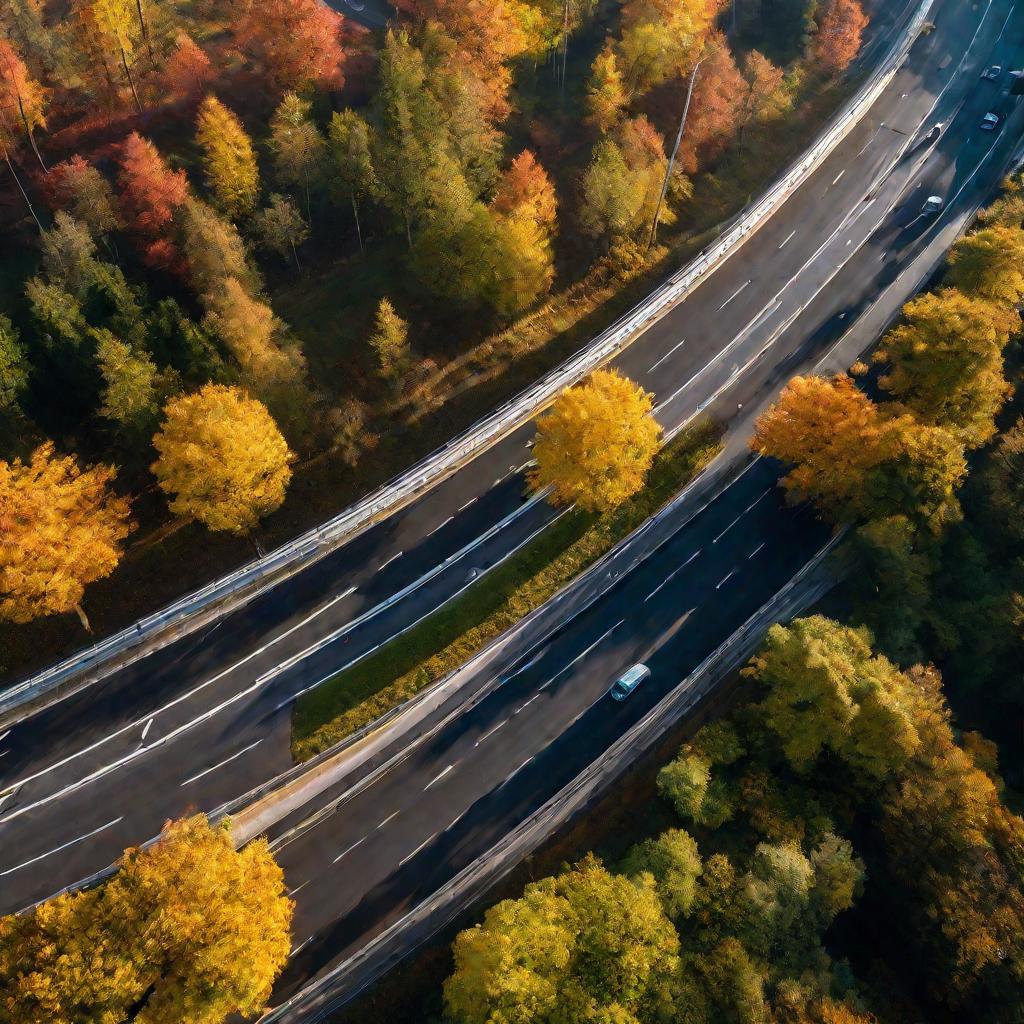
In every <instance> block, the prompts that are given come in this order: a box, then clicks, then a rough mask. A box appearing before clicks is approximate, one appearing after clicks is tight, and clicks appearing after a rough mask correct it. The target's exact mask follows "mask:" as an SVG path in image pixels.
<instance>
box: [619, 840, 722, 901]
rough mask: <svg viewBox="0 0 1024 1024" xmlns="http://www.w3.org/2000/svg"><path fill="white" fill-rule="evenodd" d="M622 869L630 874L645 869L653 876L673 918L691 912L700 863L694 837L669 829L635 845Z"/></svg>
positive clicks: (699, 872) (660, 895) (700, 868)
mask: <svg viewBox="0 0 1024 1024" xmlns="http://www.w3.org/2000/svg"><path fill="white" fill-rule="evenodd" d="M622 870H623V871H624V872H625V873H626V874H627V875H630V876H636V875H639V874H640V873H641V872H644V871H646V872H648V873H649V874H651V875H653V876H654V881H655V882H656V883H657V887H658V896H659V897H660V899H661V905H662V906H663V907H664V908H665V913H666V914H668V916H669V917H670V918H672V919H673V920H675V919H676V918H679V917H685V916H686V915H687V914H688V913H689V912H690V908H691V907H692V906H693V901H694V897H695V896H696V892H697V879H698V878H700V874H701V871H702V870H703V866H702V863H701V857H700V852H699V851H698V849H697V843H696V842H695V841H694V839H693V837H692V836H691V835H689V833H687V832H684V831H683V830H682V829H681V828H672V829H669V830H668V831H667V832H662V834H661V835H660V836H658V837H657V838H655V839H645V840H644V841H643V842H642V843H640V844H638V845H637V846H634V847H633V849H632V850H630V851H629V853H628V854H627V855H626V859H625V860H624V861H623V863H622Z"/></svg>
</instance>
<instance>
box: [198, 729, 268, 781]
mask: <svg viewBox="0 0 1024 1024" xmlns="http://www.w3.org/2000/svg"><path fill="white" fill-rule="evenodd" d="M262 742H263V739H262V738H261V739H258V740H257V741H256V742H255V743H250V744H249V746H247V747H243V748H242V749H241V750H239V751H238V753H237V754H232V755H231V756H230V757H226V758H224V760H223V761H220V762H218V763H217V764H215V765H214V766H213V767H212V768H206V769H204V770H203V771H201V772H200V773H199V774H198V775H193V776H192V778H190V779H186V780H185V781H184V782H183V783H182V786H187V785H188V784H189V783H190V782H198V781H199V780H200V779H201V778H202V777H203V776H204V775H209V774H210V772H215V771H216V770H217V769H218V768H223V767H224V765H226V764H231V762H232V761H237V760H238V758H240V757H241V756H242V755H243V754H247V753H248V752H249V751H250V750H252V748H253V747H258V746H259V745H260V744H261V743H262Z"/></svg>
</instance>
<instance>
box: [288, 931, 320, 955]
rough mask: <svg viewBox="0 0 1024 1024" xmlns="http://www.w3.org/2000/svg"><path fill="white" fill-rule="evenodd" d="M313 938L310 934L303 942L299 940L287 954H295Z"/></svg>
mask: <svg viewBox="0 0 1024 1024" xmlns="http://www.w3.org/2000/svg"><path fill="white" fill-rule="evenodd" d="M313 939H314V936H312V935H310V937H309V938H308V939H306V940H305V941H304V942H300V943H299V944H298V945H297V946H296V947H295V948H294V949H293V950H292V951H291V952H290V953H289V954H288V955H289V956H295V955H297V954H298V953H299V952H300V951H301V950H303V949H305V948H306V947H307V946H308V945H309V944H310V943H311V942H312V941H313Z"/></svg>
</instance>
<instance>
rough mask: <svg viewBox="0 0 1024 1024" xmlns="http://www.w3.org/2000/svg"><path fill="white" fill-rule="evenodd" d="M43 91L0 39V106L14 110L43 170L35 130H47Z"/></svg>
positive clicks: (16, 56)
mask: <svg viewBox="0 0 1024 1024" xmlns="http://www.w3.org/2000/svg"><path fill="white" fill-rule="evenodd" d="M46 100H47V95H46V90H45V89H44V88H43V87H42V86H41V85H40V84H39V83H38V82H37V81H36V80H35V79H34V78H33V77H32V75H31V74H30V73H29V70H28V68H27V67H26V66H25V62H24V61H23V60H22V59H21V57H19V56H18V53H17V51H16V50H15V49H14V47H13V46H12V45H11V44H10V43H9V42H8V41H7V40H6V39H4V38H3V37H2V36H0V107H2V108H6V109H7V110H16V111H17V116H18V120H19V121H20V122H21V126H22V128H23V129H24V132H25V138H26V139H28V142H29V144H30V145H31V147H32V152H33V153H35V155H36V159H37V160H38V161H39V166H40V167H42V169H43V171H44V172H45V171H46V169H47V168H46V164H45V163H44V162H43V158H42V155H41V154H40V152H39V147H38V146H37V145H36V138H35V130H36V129H37V128H45V127H46Z"/></svg>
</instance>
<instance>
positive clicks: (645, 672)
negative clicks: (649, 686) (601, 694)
mask: <svg viewBox="0 0 1024 1024" xmlns="http://www.w3.org/2000/svg"><path fill="white" fill-rule="evenodd" d="M650 674H651V670H650V669H649V668H648V667H647V666H646V665H634V666H633V667H632V668H629V669H627V670H626V671H625V672H623V674H622V675H621V676H619V678H618V679H616V680H615V682H614V683H613V684H612V688H611V689H610V690H609V691H608V694H609V696H610V697H611V698H612V700H625V699H626V698H627V697H628V696H629V695H630V694H631V693H632V692H633V691H634V690H635V689H636V688H637V687H638V686H639V685H640V684H641V683H642V682H643V681H644V680H645V679H647V678H648V677H649V676H650Z"/></svg>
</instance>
